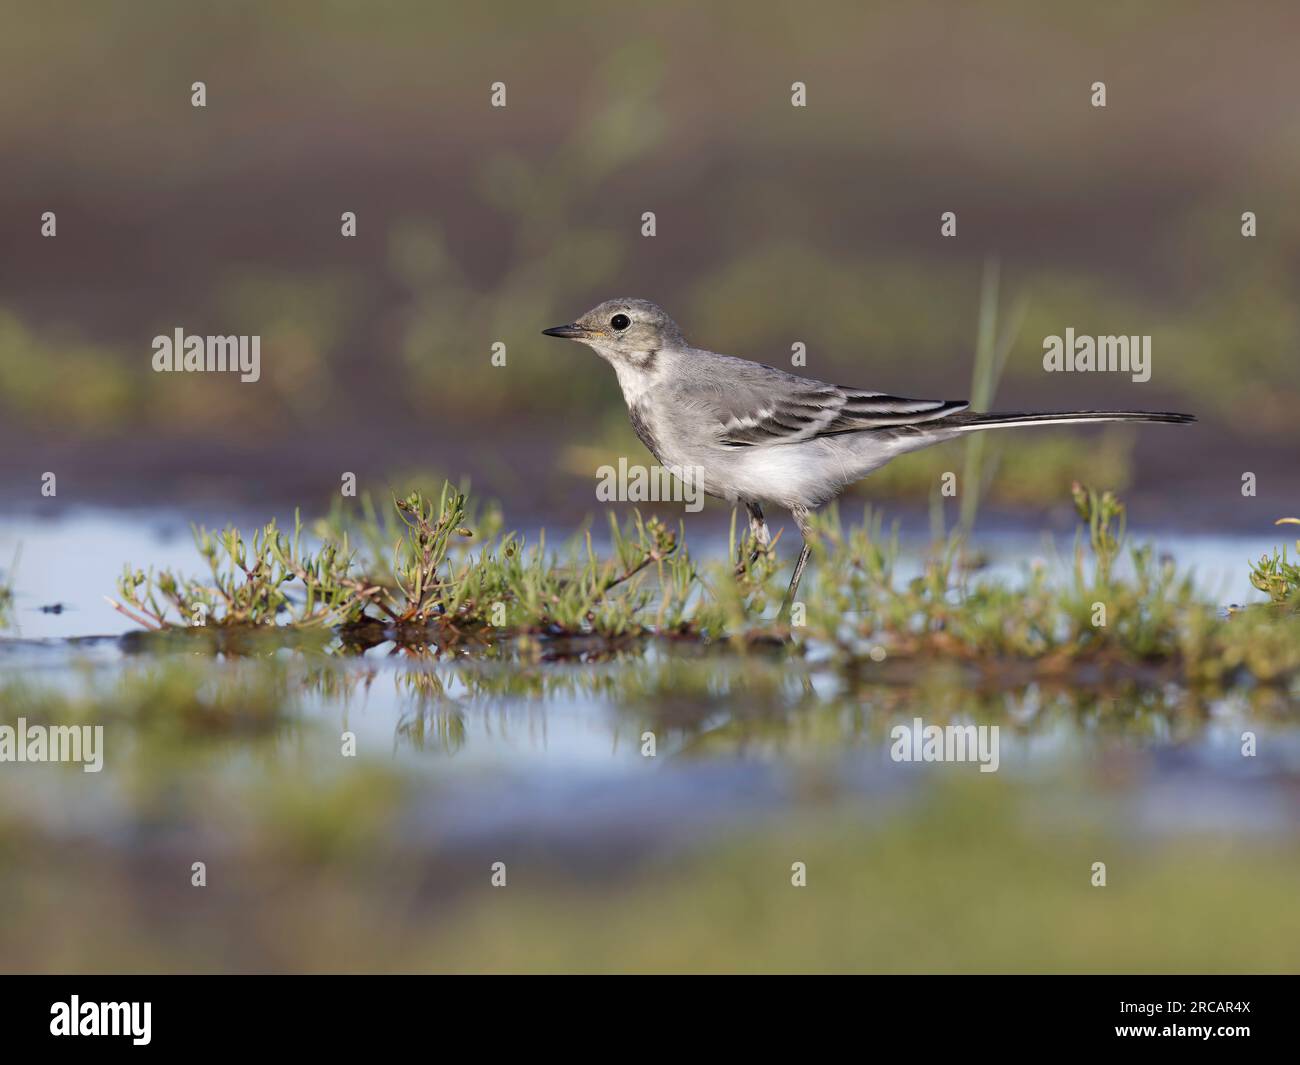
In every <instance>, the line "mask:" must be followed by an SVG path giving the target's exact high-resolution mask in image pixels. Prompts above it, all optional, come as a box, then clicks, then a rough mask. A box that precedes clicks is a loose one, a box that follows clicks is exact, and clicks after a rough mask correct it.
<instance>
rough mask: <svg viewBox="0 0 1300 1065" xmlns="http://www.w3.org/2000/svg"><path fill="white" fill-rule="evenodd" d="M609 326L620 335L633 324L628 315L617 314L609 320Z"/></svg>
mask: <svg viewBox="0 0 1300 1065" xmlns="http://www.w3.org/2000/svg"><path fill="white" fill-rule="evenodd" d="M609 324H610V325H612V326H613V327H614V328H615V329H617V330H618V331H619V332H620V333H621V332H622V331H623V330H624V329H626V328H627V327H628V326H629V325H631V324H632V319H631V318H629V317H628V316H627V315H626V314H616V315H614V317H613V318H611V319H610V320H609Z"/></svg>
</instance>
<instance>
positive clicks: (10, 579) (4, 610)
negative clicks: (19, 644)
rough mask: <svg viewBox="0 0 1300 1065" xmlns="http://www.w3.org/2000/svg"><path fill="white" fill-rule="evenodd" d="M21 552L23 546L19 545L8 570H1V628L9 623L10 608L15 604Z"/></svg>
mask: <svg viewBox="0 0 1300 1065" xmlns="http://www.w3.org/2000/svg"><path fill="white" fill-rule="evenodd" d="M21 553H22V547H21V546H19V547H18V548H16V549H15V550H14V560H13V563H12V564H11V565H10V566H9V570H8V572H5V571H4V570H0V628H4V627H5V626H7V625H8V624H9V608H10V607H11V606H13V601H14V574H15V573H16V572H17V570H18V558H19V555H20V554H21Z"/></svg>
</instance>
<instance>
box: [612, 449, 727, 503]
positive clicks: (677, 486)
mask: <svg viewBox="0 0 1300 1065" xmlns="http://www.w3.org/2000/svg"><path fill="white" fill-rule="evenodd" d="M596 498H597V499H598V500H600V502H602V503H684V504H686V510H687V512H688V513H691V514H694V513H696V512H697V511H700V510H703V509H704V469H703V468H702V467H700V466H641V465H635V464H630V463H629V462H628V461H627V457H626V456H621V457H620V458H619V460H618V468H617V469H615V468H614V467H613V466H601V467H600V468H598V469H597V470H596Z"/></svg>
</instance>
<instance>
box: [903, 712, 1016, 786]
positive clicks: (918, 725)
mask: <svg viewBox="0 0 1300 1065" xmlns="http://www.w3.org/2000/svg"><path fill="white" fill-rule="evenodd" d="M889 738H890V739H891V740H893V741H894V742H893V744H891V745H890V748H889V757H890V758H892V759H893V760H894V761H895V762H978V763H979V767H980V772H981V773H996V772H997V771H998V765H999V763H1000V758H999V755H998V744H999V740H998V726H997V725H942V726H941V725H927V724H926V723H925V722H924V721H922V720H921V719H920V718H919V717H914V718H912V723H911V724H910V725H895V726H894V727H893V728H892V729H890V730H889Z"/></svg>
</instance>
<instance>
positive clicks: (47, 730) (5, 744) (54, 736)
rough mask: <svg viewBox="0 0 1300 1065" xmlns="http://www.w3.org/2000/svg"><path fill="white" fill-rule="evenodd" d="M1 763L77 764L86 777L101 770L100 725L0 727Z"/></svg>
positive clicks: (23, 720) (21, 720)
mask: <svg viewBox="0 0 1300 1065" xmlns="http://www.w3.org/2000/svg"><path fill="white" fill-rule="evenodd" d="M0 762H80V763H81V768H82V770H83V771H84V772H87V773H98V772H99V771H100V770H101V769H103V768H104V726H103V725H29V724H28V723H27V719H26V718H25V717H20V718H19V719H18V724H17V725H16V726H15V725H0Z"/></svg>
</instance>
